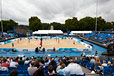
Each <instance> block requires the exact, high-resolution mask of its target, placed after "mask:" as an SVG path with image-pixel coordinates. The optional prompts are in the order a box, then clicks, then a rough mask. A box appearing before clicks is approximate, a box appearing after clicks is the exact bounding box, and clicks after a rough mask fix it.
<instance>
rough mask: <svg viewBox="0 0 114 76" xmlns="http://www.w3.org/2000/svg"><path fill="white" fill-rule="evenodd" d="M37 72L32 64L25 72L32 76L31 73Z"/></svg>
mask: <svg viewBox="0 0 114 76" xmlns="http://www.w3.org/2000/svg"><path fill="white" fill-rule="evenodd" d="M35 70H37V67H34V63H31V65H30V67H28V69H27V71H28V73H29V75H33V72H34V71H35Z"/></svg>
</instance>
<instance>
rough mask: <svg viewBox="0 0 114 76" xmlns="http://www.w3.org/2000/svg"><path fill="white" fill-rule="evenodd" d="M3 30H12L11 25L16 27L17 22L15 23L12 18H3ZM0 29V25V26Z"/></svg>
mask: <svg viewBox="0 0 114 76" xmlns="http://www.w3.org/2000/svg"><path fill="white" fill-rule="evenodd" d="M2 22H3V31H4V32H7V30H13V27H17V26H18V23H16V22H15V21H14V20H12V19H10V20H3V21H2ZM0 26H1V21H0ZM0 30H1V27H0Z"/></svg>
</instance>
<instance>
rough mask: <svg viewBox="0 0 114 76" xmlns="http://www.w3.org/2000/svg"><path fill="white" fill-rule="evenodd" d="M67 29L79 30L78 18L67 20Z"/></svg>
mask: <svg viewBox="0 0 114 76" xmlns="http://www.w3.org/2000/svg"><path fill="white" fill-rule="evenodd" d="M65 28H66V30H78V29H79V26H78V20H77V18H76V17H73V18H72V19H67V20H66V21H65Z"/></svg>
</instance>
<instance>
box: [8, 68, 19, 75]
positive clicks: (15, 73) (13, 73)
mask: <svg viewBox="0 0 114 76" xmlns="http://www.w3.org/2000/svg"><path fill="white" fill-rule="evenodd" d="M10 76H18V71H17V70H16V69H14V70H13V71H11V72H10Z"/></svg>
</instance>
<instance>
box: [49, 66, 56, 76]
mask: <svg viewBox="0 0 114 76" xmlns="http://www.w3.org/2000/svg"><path fill="white" fill-rule="evenodd" d="M48 71H49V74H48V76H57V75H56V74H53V71H54V69H53V66H52V65H49V66H48Z"/></svg>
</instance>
